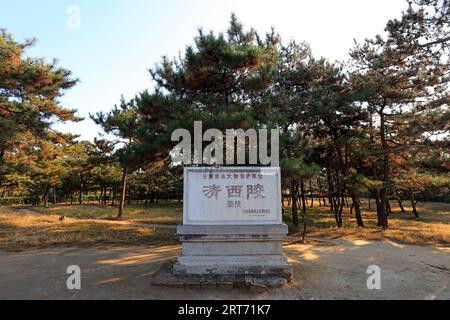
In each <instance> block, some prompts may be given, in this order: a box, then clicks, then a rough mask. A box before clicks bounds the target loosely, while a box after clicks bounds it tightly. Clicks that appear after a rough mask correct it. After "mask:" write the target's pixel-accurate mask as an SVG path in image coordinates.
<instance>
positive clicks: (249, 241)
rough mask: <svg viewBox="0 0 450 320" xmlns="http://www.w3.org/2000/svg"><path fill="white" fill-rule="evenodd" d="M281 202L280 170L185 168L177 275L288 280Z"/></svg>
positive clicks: (253, 279) (290, 270)
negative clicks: (180, 245)
mask: <svg viewBox="0 0 450 320" xmlns="http://www.w3.org/2000/svg"><path fill="white" fill-rule="evenodd" d="M281 204H282V201H281V172H280V168H255V167H240V168H239V167H225V168H185V170H184V204H183V225H182V226H179V227H178V235H179V237H180V240H181V242H182V244H183V252H182V254H181V256H180V257H179V258H178V262H177V263H176V264H175V265H174V268H173V272H174V275H175V276H187V278H191V277H192V276H198V277H202V279H203V277H208V276H209V277H210V278H215V277H216V276H219V278H220V276H223V278H232V279H236V281H239V280H240V279H242V278H245V279H252V280H250V281H248V282H251V283H256V282H257V281H259V280H261V279H263V281H262V282H267V283H271V282H272V280H273V279H274V278H278V279H280V280H282V281H281V283H283V281H284V282H286V280H285V279H289V278H290V277H291V274H292V266H290V265H289V264H288V262H287V259H286V256H285V255H284V254H283V250H282V247H283V240H284V238H285V237H286V235H287V233H288V228H287V226H286V225H284V224H283V223H282V210H281ZM257 278H259V279H257ZM271 279H272V280H271ZM265 280H267V281H265ZM246 281H247V280H246Z"/></svg>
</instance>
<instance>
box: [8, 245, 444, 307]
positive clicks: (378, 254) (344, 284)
mask: <svg viewBox="0 0 450 320" xmlns="http://www.w3.org/2000/svg"><path fill="white" fill-rule="evenodd" d="M179 252H180V248H179V246H168V247H151V248H144V247H121V248H105V249H102V248H89V249H83V248H54V249H45V250H32V251H25V252H21V253H11V252H0V299H291V300H292V299H446V300H448V299H450V288H449V282H450V248H435V247H430V246H413V245H400V244H395V243H392V242H386V241H374V242H369V241H345V240H335V241H327V242H321V243H315V244H311V245H304V244H295V245H289V246H286V247H285V252H286V253H287V255H288V257H289V259H290V262H291V263H292V264H293V265H294V271H295V280H294V281H293V283H291V284H290V285H289V287H287V288H284V289H277V290H269V291H256V290H250V291H249V290H247V291H246V290H233V289H187V288H173V287H161V286H151V285H150V283H149V280H148V279H149V277H150V276H151V275H152V274H153V273H155V272H157V271H158V270H159V268H160V267H161V265H162V264H164V263H166V262H168V261H172V260H175V259H176V257H177V255H178V254H179ZM69 265H78V266H80V268H81V271H82V289H81V290H76V291H69V290H68V289H67V287H66V280H67V277H68V275H67V274H66V268H67V267H68V266H69ZM370 265H377V266H379V267H380V268H381V280H382V282H381V290H368V289H367V286H366V281H367V278H368V277H369V275H368V274H367V273H366V272H367V268H368V267H369V266H370Z"/></svg>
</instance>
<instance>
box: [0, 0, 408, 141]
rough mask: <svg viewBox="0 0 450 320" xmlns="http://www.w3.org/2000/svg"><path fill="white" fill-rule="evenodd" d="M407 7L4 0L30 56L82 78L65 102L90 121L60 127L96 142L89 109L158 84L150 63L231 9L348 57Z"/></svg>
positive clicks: (360, 1) (317, 0) (363, 1)
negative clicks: (29, 42)
mask: <svg viewBox="0 0 450 320" xmlns="http://www.w3.org/2000/svg"><path fill="white" fill-rule="evenodd" d="M73 5H75V6H77V8H79V9H80V20H79V21H80V24H79V26H80V28H77V23H76V21H77V20H76V19H75V20H73V19H72V18H73V17H74V15H73V12H74V11H70V7H71V6H73ZM406 7H407V2H406V1H405V0H377V1H373V0H339V1H337V0H314V1H312V0H221V1H218V0H128V1H126V0H94V1H93V0H70V1H68V0H40V1H32V0H0V28H6V29H7V30H8V31H9V32H11V33H12V34H13V36H14V37H15V39H16V40H19V41H22V40H23V39H25V38H31V37H36V38H37V39H38V40H39V41H38V43H37V45H36V46H35V47H34V48H32V49H31V50H29V52H28V55H29V56H33V57H44V58H45V59H47V60H48V61H51V59H53V58H57V59H58V60H59V65H60V66H62V67H64V68H67V69H69V70H72V71H73V73H74V75H75V76H76V77H78V78H79V79H80V81H81V82H80V83H79V84H78V85H77V86H76V87H75V88H73V89H71V90H70V91H68V92H67V93H66V95H65V96H64V97H63V98H62V103H63V104H64V105H65V106H67V107H70V108H76V109H78V110H79V112H78V114H79V115H80V116H82V117H85V118H86V120H85V121H83V122H81V123H75V124H71V123H69V124H64V125H58V126H57V128H58V129H60V130H62V131H65V132H73V133H76V134H79V135H81V138H82V139H86V140H90V139H93V137H95V136H96V135H97V133H98V131H99V128H98V127H96V125H95V124H94V123H93V122H92V121H91V120H90V119H89V116H88V115H89V112H91V113H94V112H97V111H108V110H109V109H111V108H112V107H113V106H114V104H116V103H117V102H118V101H119V99H120V96H121V95H122V94H123V95H124V96H125V98H127V99H129V98H132V97H133V96H134V95H135V94H136V93H137V92H139V91H141V90H143V89H147V88H148V89H151V88H152V87H153V83H152V81H151V79H150V75H149V73H148V69H149V68H151V67H153V66H154V64H155V63H157V62H158V61H160V58H161V56H163V55H168V56H169V57H175V56H178V54H179V53H180V51H181V52H182V51H184V48H185V47H186V46H187V45H188V44H191V43H192V39H193V38H194V37H195V36H196V35H197V29H198V28H199V27H202V28H203V29H204V30H206V31H209V30H214V31H216V32H220V31H225V30H226V28H227V26H228V22H229V20H230V15H231V12H235V13H236V14H237V16H238V17H239V19H240V20H241V21H242V22H243V23H244V24H245V25H246V26H248V27H250V26H251V27H254V28H255V29H256V30H257V31H258V32H260V33H261V34H263V33H265V32H266V31H269V30H270V28H271V27H272V26H274V27H275V28H276V30H277V31H278V32H279V33H280V34H281V36H282V38H283V39H284V40H286V41H287V40H289V39H295V40H296V41H307V42H308V43H309V44H310V45H311V47H312V50H313V52H314V55H315V56H323V57H326V58H328V59H330V60H340V61H342V60H347V59H348V51H349V49H350V48H351V47H352V46H353V41H354V39H356V40H363V39H364V38H367V37H373V36H374V35H376V34H378V33H382V32H383V29H384V27H385V25H386V22H387V21H388V20H389V19H391V18H395V17H400V15H401V12H402V10H404V9H406ZM74 21H75V24H74V23H73V22H74ZM68 22H69V23H68ZM70 26H72V27H70Z"/></svg>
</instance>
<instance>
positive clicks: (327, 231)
mask: <svg viewBox="0 0 450 320" xmlns="http://www.w3.org/2000/svg"><path fill="white" fill-rule="evenodd" d="M315 204H316V206H315V207H314V208H312V209H311V208H308V212H307V216H306V221H307V224H308V229H307V236H308V237H310V238H314V237H317V238H344V239H351V240H354V239H368V240H370V239H372V240H381V239H390V240H393V241H396V242H401V243H410V244H433V245H444V246H448V245H450V204H444V203H427V204H422V205H419V214H420V218H419V219H414V216H413V215H412V213H411V208H409V207H406V210H407V211H408V212H407V213H400V209H399V208H397V207H393V211H394V214H392V215H391V216H390V229H389V230H386V231H383V230H381V229H380V228H378V227H377V226H376V222H377V221H376V212H375V210H373V209H372V210H370V209H368V205H367V202H366V203H363V218H364V222H365V224H366V228H356V221H355V218H354V217H353V216H351V215H350V213H349V209H348V208H346V209H345V210H344V227H343V228H341V229H338V228H336V223H335V220H334V216H333V215H332V214H330V212H329V209H328V208H327V207H318V206H317V205H318V202H317V201H315ZM393 204H394V203H392V205H393ZM17 209H18V208H17V207H16V208H1V207H0V249H4V250H5V249H7V250H23V249H29V248H42V247H48V246H56V245H64V246H93V245H98V244H108V245H114V244H132V245H136V244H145V245H154V244H172V243H176V242H177V239H176V236H175V231H174V230H170V229H169V230H166V229H161V230H159V229H158V230H155V229H153V228H149V227H143V226H142V225H139V223H151V224H167V225H176V224H179V223H181V220H182V208H181V205H179V204H176V203H166V204H160V205H153V206H136V205H134V206H128V207H126V209H125V214H124V217H123V219H122V220H123V221H121V222H120V223H119V222H115V221H111V220H114V217H115V216H116V214H117V213H116V211H117V208H114V207H107V206H100V205H97V204H88V205H83V206H56V207H51V208H48V209H44V208H32V210H33V211H39V213H41V214H33V213H32V212H30V211H23V210H17ZM62 215H64V216H66V217H68V218H69V219H67V220H66V221H64V222H60V221H59V220H58V219H59V217H60V216H62ZM290 220H291V213H290V210H289V208H287V207H286V208H285V221H286V222H287V223H288V224H290ZM292 229H293V228H292V227H291V231H292ZM298 238H299V234H298V233H295V232H292V236H291V237H290V240H292V241H298Z"/></svg>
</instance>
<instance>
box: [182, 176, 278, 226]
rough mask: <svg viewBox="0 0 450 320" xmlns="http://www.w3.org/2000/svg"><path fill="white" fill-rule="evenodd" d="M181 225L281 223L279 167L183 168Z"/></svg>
mask: <svg viewBox="0 0 450 320" xmlns="http://www.w3.org/2000/svg"><path fill="white" fill-rule="evenodd" d="M183 223H184V225H280V224H282V210H281V173H280V168H273V167H272V168H255V167H224V168H211V167H208V168H197V167H188V168H185V169H184V209H183Z"/></svg>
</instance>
